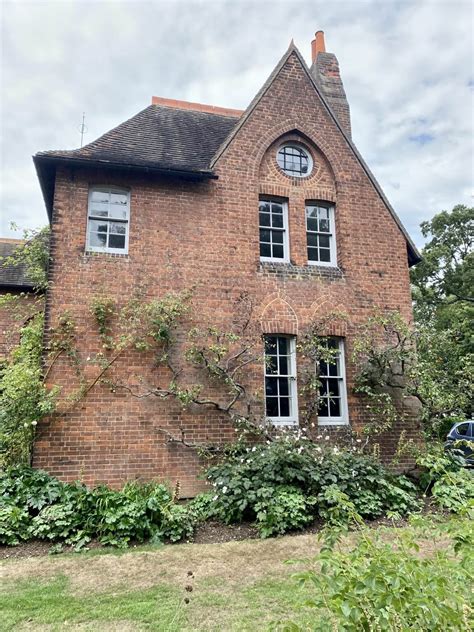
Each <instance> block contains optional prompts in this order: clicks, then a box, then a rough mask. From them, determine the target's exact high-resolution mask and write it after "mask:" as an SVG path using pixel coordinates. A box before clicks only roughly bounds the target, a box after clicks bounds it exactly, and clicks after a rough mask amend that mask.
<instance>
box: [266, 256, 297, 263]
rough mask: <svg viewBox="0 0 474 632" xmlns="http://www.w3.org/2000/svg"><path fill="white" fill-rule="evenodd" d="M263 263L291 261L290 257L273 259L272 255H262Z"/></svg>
mask: <svg viewBox="0 0 474 632" xmlns="http://www.w3.org/2000/svg"><path fill="white" fill-rule="evenodd" d="M260 261H261V262H262V263H290V260H289V259H272V258H271V257H260Z"/></svg>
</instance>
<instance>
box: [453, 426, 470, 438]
mask: <svg viewBox="0 0 474 632" xmlns="http://www.w3.org/2000/svg"><path fill="white" fill-rule="evenodd" d="M469 425H470V424H459V426H458V427H457V428H456V432H457V434H458V435H460V436H461V437H469V436H470V432H469V430H470V428H469Z"/></svg>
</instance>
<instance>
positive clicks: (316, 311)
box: [309, 293, 347, 338]
mask: <svg viewBox="0 0 474 632" xmlns="http://www.w3.org/2000/svg"><path fill="white" fill-rule="evenodd" d="M309 312H310V315H311V321H315V320H318V318H324V317H327V316H329V315H330V314H331V313H337V312H340V313H341V314H347V309H346V306H345V305H344V304H343V303H340V302H338V301H334V299H333V297H332V296H331V295H330V294H329V293H324V294H322V295H321V296H319V297H318V298H317V299H316V300H315V301H313V303H311V306H310V309H309ZM324 333H325V335H326V336H341V337H343V338H345V337H346V336H347V320H344V319H342V318H335V319H334V322H329V323H327V324H326V326H325V328H324Z"/></svg>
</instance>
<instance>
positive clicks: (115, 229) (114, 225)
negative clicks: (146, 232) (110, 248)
mask: <svg viewBox="0 0 474 632" xmlns="http://www.w3.org/2000/svg"><path fill="white" fill-rule="evenodd" d="M109 232H111V233H114V234H115V235H125V233H126V232H127V225H126V224H125V223H122V222H110V224H109Z"/></svg>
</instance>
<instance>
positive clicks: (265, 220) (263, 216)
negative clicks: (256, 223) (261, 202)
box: [260, 213, 270, 226]
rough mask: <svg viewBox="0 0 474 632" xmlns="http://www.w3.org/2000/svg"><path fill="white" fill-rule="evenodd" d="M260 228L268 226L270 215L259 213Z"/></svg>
mask: <svg viewBox="0 0 474 632" xmlns="http://www.w3.org/2000/svg"><path fill="white" fill-rule="evenodd" d="M260 226H270V213H260Z"/></svg>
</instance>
